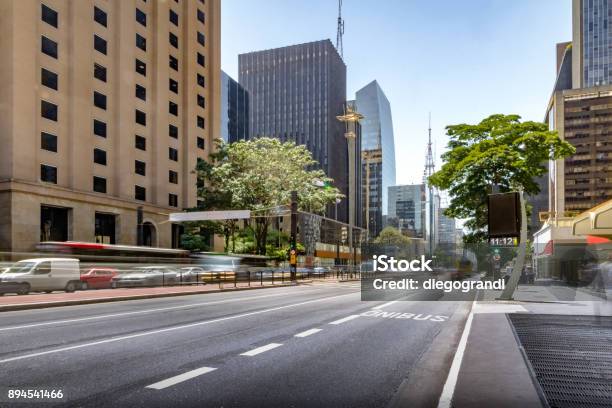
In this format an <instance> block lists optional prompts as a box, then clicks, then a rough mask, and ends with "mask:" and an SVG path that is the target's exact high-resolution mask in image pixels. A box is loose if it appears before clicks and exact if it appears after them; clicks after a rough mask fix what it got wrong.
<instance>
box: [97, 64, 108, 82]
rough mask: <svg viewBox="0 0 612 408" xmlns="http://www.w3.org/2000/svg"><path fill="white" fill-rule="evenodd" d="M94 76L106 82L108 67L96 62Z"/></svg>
mask: <svg viewBox="0 0 612 408" xmlns="http://www.w3.org/2000/svg"><path fill="white" fill-rule="evenodd" d="M94 78H97V79H99V80H100V81H102V82H106V67H104V66H102V65H100V64H96V63H95V62H94Z"/></svg>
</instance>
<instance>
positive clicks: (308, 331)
mask: <svg viewBox="0 0 612 408" xmlns="http://www.w3.org/2000/svg"><path fill="white" fill-rule="evenodd" d="M320 331H321V329H310V330H306V331H303V332H301V333H298V334H296V335H295V336H294V337H308V336H310V335H311V334H315V333H318V332H320Z"/></svg>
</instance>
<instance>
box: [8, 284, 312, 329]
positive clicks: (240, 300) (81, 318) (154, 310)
mask: <svg viewBox="0 0 612 408" xmlns="http://www.w3.org/2000/svg"><path fill="white" fill-rule="evenodd" d="M312 292H313V291H311V290H307V291H300V292H283V293H274V294H270V295H262V296H251V297H241V298H236V299H226V300H217V301H213V302H201V303H190V304H188V305H179V306H168V307H160V308H156V309H146V310H138V311H134V312H121V313H112V314H106V315H98V316H89V317H79V318H76V319H64V320H54V321H51V322H42V323H31V324H24V325H20V326H8V327H0V331H8V330H18V329H29V328H32V327H39V326H51V325H55V324H64V323H76V322H85V321H88V320H99V319H108V318H111V317H120V316H131V315H139V314H146V313H155V312H165V311H168V310H177V309H187V308H190V307H200V306H209V305H219V304H223V303H233V302H242V301H245V300H253V299H263V298H269V297H275V296H285V295H294V294H302V293H312Z"/></svg>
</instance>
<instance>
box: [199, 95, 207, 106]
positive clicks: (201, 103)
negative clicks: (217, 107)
mask: <svg viewBox="0 0 612 408" xmlns="http://www.w3.org/2000/svg"><path fill="white" fill-rule="evenodd" d="M205 101H206V100H205V99H204V97H203V96H202V95H198V106H199V107H201V108H203V107H204V105H205V104H206V102H205Z"/></svg>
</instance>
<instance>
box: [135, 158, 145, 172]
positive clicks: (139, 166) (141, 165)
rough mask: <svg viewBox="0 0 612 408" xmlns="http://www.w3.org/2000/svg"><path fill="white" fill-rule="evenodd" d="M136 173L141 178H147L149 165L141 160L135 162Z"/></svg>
mask: <svg viewBox="0 0 612 408" xmlns="http://www.w3.org/2000/svg"><path fill="white" fill-rule="evenodd" d="M134 172H136V174H140V175H141V176H146V173H147V164H146V163H145V162H143V161H140V160H135V161H134Z"/></svg>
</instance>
